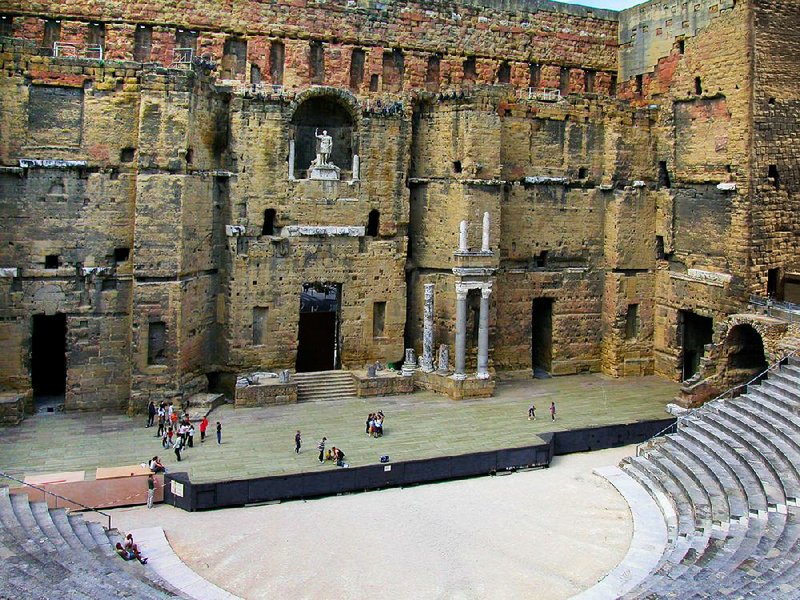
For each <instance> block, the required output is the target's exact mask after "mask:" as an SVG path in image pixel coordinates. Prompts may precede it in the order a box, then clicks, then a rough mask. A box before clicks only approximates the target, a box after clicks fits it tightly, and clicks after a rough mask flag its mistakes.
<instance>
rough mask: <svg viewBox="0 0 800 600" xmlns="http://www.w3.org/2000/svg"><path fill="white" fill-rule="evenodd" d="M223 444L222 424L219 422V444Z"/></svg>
mask: <svg viewBox="0 0 800 600" xmlns="http://www.w3.org/2000/svg"><path fill="white" fill-rule="evenodd" d="M221 443H222V424H221V423H220V422H219V421H217V444H221Z"/></svg>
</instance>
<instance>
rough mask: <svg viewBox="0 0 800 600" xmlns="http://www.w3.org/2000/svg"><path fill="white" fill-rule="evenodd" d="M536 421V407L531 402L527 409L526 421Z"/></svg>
mask: <svg viewBox="0 0 800 600" xmlns="http://www.w3.org/2000/svg"><path fill="white" fill-rule="evenodd" d="M535 420H536V407H535V406H534V405H533V402H531V405H530V406H529V407H528V421H535Z"/></svg>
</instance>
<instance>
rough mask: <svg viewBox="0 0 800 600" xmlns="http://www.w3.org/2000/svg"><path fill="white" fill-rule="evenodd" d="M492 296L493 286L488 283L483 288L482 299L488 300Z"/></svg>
mask: <svg viewBox="0 0 800 600" xmlns="http://www.w3.org/2000/svg"><path fill="white" fill-rule="evenodd" d="M491 294H492V284H491V283H487V284H485V285H484V286H482V287H481V298H488V297H489V296H491Z"/></svg>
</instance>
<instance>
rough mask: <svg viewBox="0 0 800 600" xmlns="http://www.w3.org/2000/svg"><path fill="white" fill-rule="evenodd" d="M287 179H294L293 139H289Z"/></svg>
mask: <svg viewBox="0 0 800 600" xmlns="http://www.w3.org/2000/svg"><path fill="white" fill-rule="evenodd" d="M289 180H290V181H294V140H289Z"/></svg>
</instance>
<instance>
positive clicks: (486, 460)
mask: <svg viewBox="0 0 800 600" xmlns="http://www.w3.org/2000/svg"><path fill="white" fill-rule="evenodd" d="M674 421H675V420H674V419H663V420H659V421H641V422H637V423H632V424H627V425H606V426H602V427H590V428H586V429H578V430H574V431H558V432H555V433H544V434H541V435H540V436H539V437H540V438H541V439H542V441H543V443H540V444H537V445H533V446H524V447H522V448H505V449H501V450H491V451H488V452H473V453H470V454H460V455H457V456H437V457H435V458H427V459H421V460H411V461H405V462H396V463H382V464H375V465H368V466H364V467H348V468H335V467H332V468H330V469H329V470H326V471H321V472H319V471H316V472H309V473H296V474H292V475H277V476H272V477H260V478H257V479H243V480H236V481H218V482H212V483H192V482H191V481H189V478H188V476H187V474H186V473H168V474H167V475H166V476H165V478H164V481H165V489H164V501H165V502H166V503H168V504H172V505H173V506H177V507H178V508H182V509H184V510H189V511H195V510H209V509H214V508H223V507H230V506H244V505H246V504H258V503H261V502H277V501H282V500H296V499H303V498H315V497H320V496H330V495H334V494H343V493H349V492H364V491H368V490H377V489H381V488H387V487H397V486H409V485H415V484H419V483H427V482H432V481H446V480H449V479H460V478H464V477H475V476H478V475H489V474H493V473H496V472H498V471H514V470H517V469H524V468H534V467H548V466H549V465H550V461H551V460H552V459H553V456H555V455H562V454H570V453H572V452H586V451H588V450H601V449H603V448H613V447H617V446H623V445H627V444H635V443H639V442H643V441H644V440H646V439H648V438H650V437H652V436H653V435H655V434H656V433H659V432H661V431H662V430H663V429H665V428H666V427H667V426H669V425H670V424H672V423H674Z"/></svg>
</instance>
